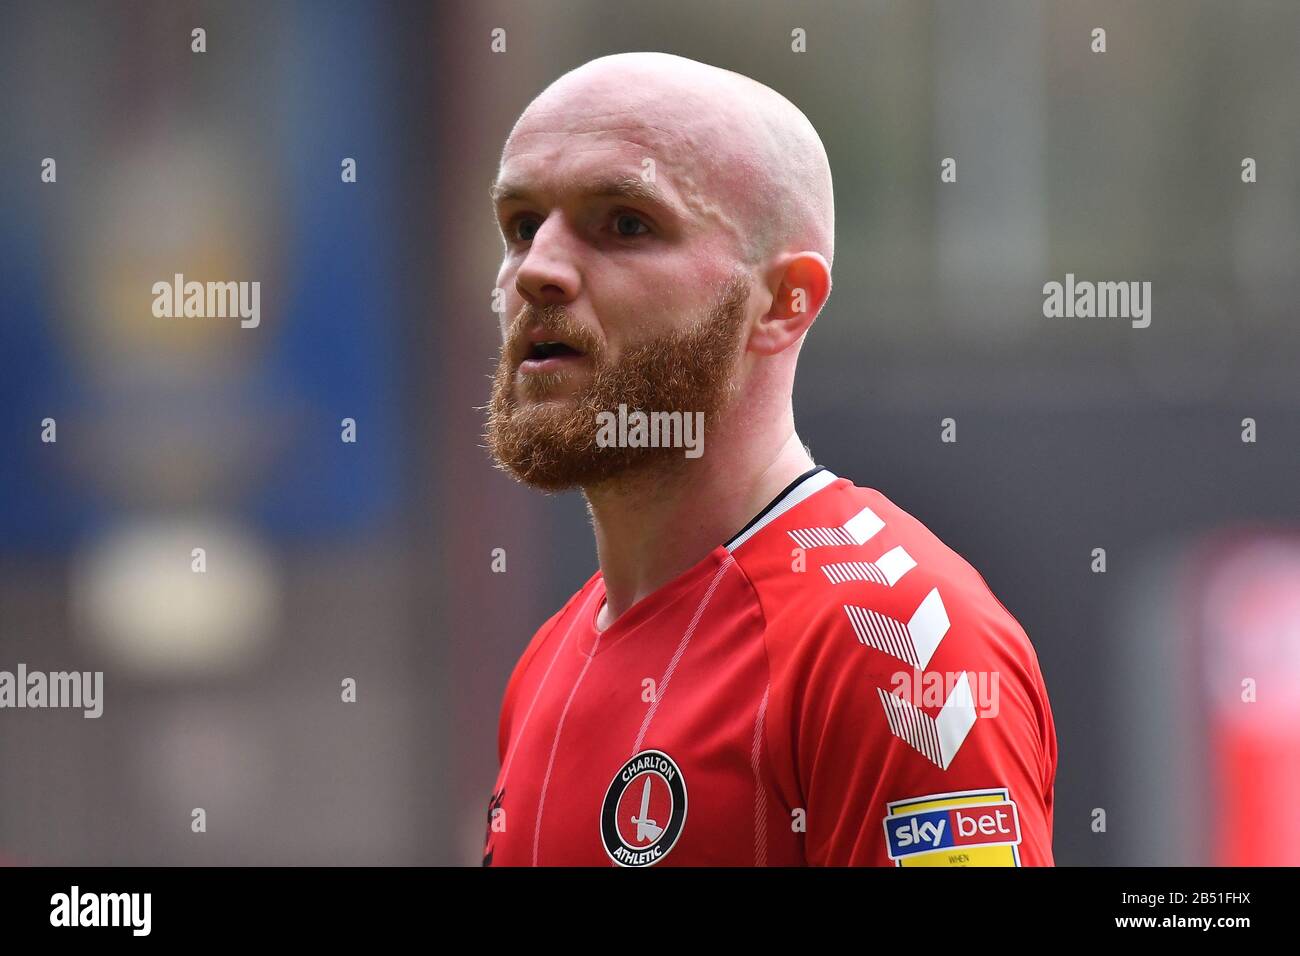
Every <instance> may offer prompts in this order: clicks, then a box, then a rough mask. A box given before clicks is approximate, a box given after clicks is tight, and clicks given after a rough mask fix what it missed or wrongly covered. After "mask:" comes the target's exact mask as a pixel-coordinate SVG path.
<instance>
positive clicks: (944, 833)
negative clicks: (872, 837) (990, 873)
mask: <svg viewBox="0 0 1300 956" xmlns="http://www.w3.org/2000/svg"><path fill="white" fill-rule="evenodd" d="M888 809H889V815H888V816H886V817H885V821H884V823H885V840H886V844H887V846H888V849H889V858H890V859H891V860H894V861H896V862H897V861H901V860H905V859H908V858H909V857H913V856H915V855H916V854H921V853H935V852H936V851H958V852H957V855H958V856H960V855H961V853H960V851H963V850H966V849H968V848H970V847H987V846H1002V847H1012V846H1015V845H1016V844H1018V843H1020V820H1019V818H1018V817H1017V816H1016V805H1015V803H1014V802H1012V800H1011V799H1010V794H1008V793H1007V791H1006V790H967V791H964V792H962V793H938V794H932V795H931V796H927V797H915V798H911V799H908V800H898V801H895V802H893V803H891V804H889V808H888ZM1012 865H1014V864H1012Z"/></svg>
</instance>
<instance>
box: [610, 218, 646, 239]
mask: <svg viewBox="0 0 1300 956" xmlns="http://www.w3.org/2000/svg"><path fill="white" fill-rule="evenodd" d="M637 226H640V227H641V228H642V229H643V230H644V232H638V231H637ZM614 231H615V232H616V233H618V234H619V235H620V236H624V237H626V238H631V237H632V236H642V235H645V234H646V233H648V232H649V231H650V227H649V226H647V225H646V223H645V220H644V219H642V218H641V217H640V216H638V215H636V214H635V213H630V212H620V213H617V214H616V215H615V217H614Z"/></svg>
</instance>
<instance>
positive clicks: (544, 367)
mask: <svg viewBox="0 0 1300 956" xmlns="http://www.w3.org/2000/svg"><path fill="white" fill-rule="evenodd" d="M584 358H586V354H585V353H584V352H582V351H580V350H579V349H577V348H575V347H574V346H572V345H570V344H569V343H567V342H562V341H560V340H559V339H547V338H542V337H540V336H537V337H536V338H535V340H530V341H529V342H527V343H526V350H525V352H524V354H523V357H522V358H521V360H520V362H519V371H520V372H521V373H523V374H525V375H533V374H538V373H542V372H558V371H561V370H563V369H566V368H570V367H572V366H573V365H574V364H575V363H577V362H580V361H582V359H584Z"/></svg>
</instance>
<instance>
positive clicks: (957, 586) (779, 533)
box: [734, 478, 1037, 676]
mask: <svg viewBox="0 0 1300 956" xmlns="http://www.w3.org/2000/svg"><path fill="white" fill-rule="evenodd" d="M734 553H735V558H736V561H737V563H738V564H739V565H740V566H741V568H742V569H743V570H744V571H745V574H746V576H747V577H748V578H749V581H750V583H751V585H752V587H753V589H754V592H755V595H756V597H757V600H758V602H759V604H760V606H761V607H762V610H763V614H764V621H765V631H764V633H765V638H766V640H767V642H768V646H769V654H770V655H771V656H772V657H773V662H774V668H775V667H776V666H777V665H778V664H780V665H783V666H784V667H785V668H787V669H794V670H796V671H799V670H806V669H807V668H809V667H812V666H815V665H816V664H817V662H818V661H822V662H825V661H831V662H837V663H842V664H845V665H852V666H853V667H854V668H855V669H863V668H865V669H867V670H871V671H878V672H881V673H883V672H885V671H890V672H892V671H895V670H897V668H898V667H899V666H900V665H911V666H912V667H914V668H919V669H921V670H927V669H934V668H938V669H940V670H944V669H951V670H970V669H990V668H999V669H1007V668H1013V669H1016V670H1019V669H1025V668H1029V669H1030V670H1032V671H1033V672H1034V673H1035V674H1036V672H1037V662H1036V660H1035V659H1034V652H1033V648H1032V645H1031V644H1030V641H1029V638H1028V636H1027V635H1026V634H1025V632H1024V630H1023V629H1022V628H1021V626H1020V624H1019V622H1017V621H1016V619H1015V618H1014V617H1013V616H1012V615H1011V613H1010V612H1009V611H1008V610H1007V609H1006V607H1005V606H1004V605H1003V604H1002V602H1001V601H1000V600H998V598H997V597H996V596H995V595H994V594H993V592H992V591H991V590H990V589H989V587H988V585H987V584H986V583H985V581H984V579H983V577H981V576H980V574H979V572H978V571H976V570H975V568H974V567H972V566H971V565H970V563H969V562H967V561H966V560H965V559H964V558H963V557H962V556H961V555H959V554H958V553H957V552H955V551H954V550H953V549H952V548H950V547H949V546H948V545H946V544H945V543H944V542H943V541H941V540H940V539H939V538H938V537H937V536H936V535H935V534H934V533H932V532H931V531H930V530H929V529H928V528H927V527H926V526H925V525H924V524H922V523H921V522H920V521H919V520H918V519H917V518H915V517H913V516H912V515H911V514H909V513H908V512H906V511H904V510H903V509H902V508H900V507H899V506H898V505H896V504H895V503H894V502H893V501H891V500H890V499H889V498H887V497H886V496H885V495H884V494H882V493H881V492H879V491H876V490H875V489H871V488H860V487H857V486H855V485H854V484H853V483H852V482H850V481H849V480H847V479H844V478H839V479H837V480H836V481H834V482H833V483H832V484H830V485H828V486H827V487H825V488H823V489H822V490H821V491H820V492H818V493H817V494H815V495H813V496H811V497H810V498H808V499H807V500H806V501H804V502H802V503H801V504H800V505H798V506H796V507H794V508H792V509H790V510H789V511H788V512H786V513H785V514H783V515H781V516H780V517H779V518H778V519H777V520H775V521H773V522H772V523H771V524H770V525H769V526H767V527H765V528H764V529H763V530H762V531H761V532H760V533H759V534H758V535H756V536H754V537H753V538H752V539H750V540H749V541H747V542H745V543H744V544H743V545H742V546H740V547H738V548H737V549H736V550H735V552H734ZM868 649H870V650H871V651H873V652H874V653H871V654H865V652H866V651H867V650H868ZM1026 676H1031V675H1029V674H1027V675H1026Z"/></svg>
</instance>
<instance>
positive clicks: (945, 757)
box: [876, 671, 976, 770]
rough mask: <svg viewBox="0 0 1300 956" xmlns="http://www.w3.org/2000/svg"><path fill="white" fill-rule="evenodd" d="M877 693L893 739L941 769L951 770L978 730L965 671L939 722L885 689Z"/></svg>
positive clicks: (947, 701)
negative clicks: (970, 736) (967, 742)
mask: <svg viewBox="0 0 1300 956" xmlns="http://www.w3.org/2000/svg"><path fill="white" fill-rule="evenodd" d="M876 692H877V693H878V694H880V703H881V706H883V707H884V708H885V719H886V720H888V721H889V729H890V731H891V732H892V733H893V735H894V736H895V737H898V738H900V739H902V740H904V741H906V742H907V743H909V744H911V746H912V747H913V748H914V749H916V750H917V751H918V752H919V753H921V754H922V755H923V756H925V757H927V758H929V759H930V761H931V762H932V763H934V764H935V765H936V766H938V767H939V768H940V769H942V770H947V769H948V765H949V764H950V763H952V758H953V757H955V756H957V751H959V750H960V749H961V745H962V744H963V743H965V741H966V736H967V735H968V734H969V733H970V729H971V728H972V727H974V726H975V720H976V713H975V699H974V697H973V696H972V695H971V690H970V680H969V679H968V678H967V676H966V673H965V672H964V671H963V672H962V675H961V677H959V678H958V679H957V683H956V684H955V685H954V686H953V689H952V693H951V694H949V695H948V699H947V700H945V701H944V702H943V707H941V708H940V709H939V716H938V717H937V718H936V717H931V716H930V715H929V714H927V713H926V712H925V711H923V710H921V709H920V708H919V707H917V706H916V705H915V704H913V703H912V702H911V701H909V700H905V699H904V698H902V697H899V696H897V695H896V694H891V693H889V692H888V691H886V690H884V689H883V688H880V687H877V688H876Z"/></svg>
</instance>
